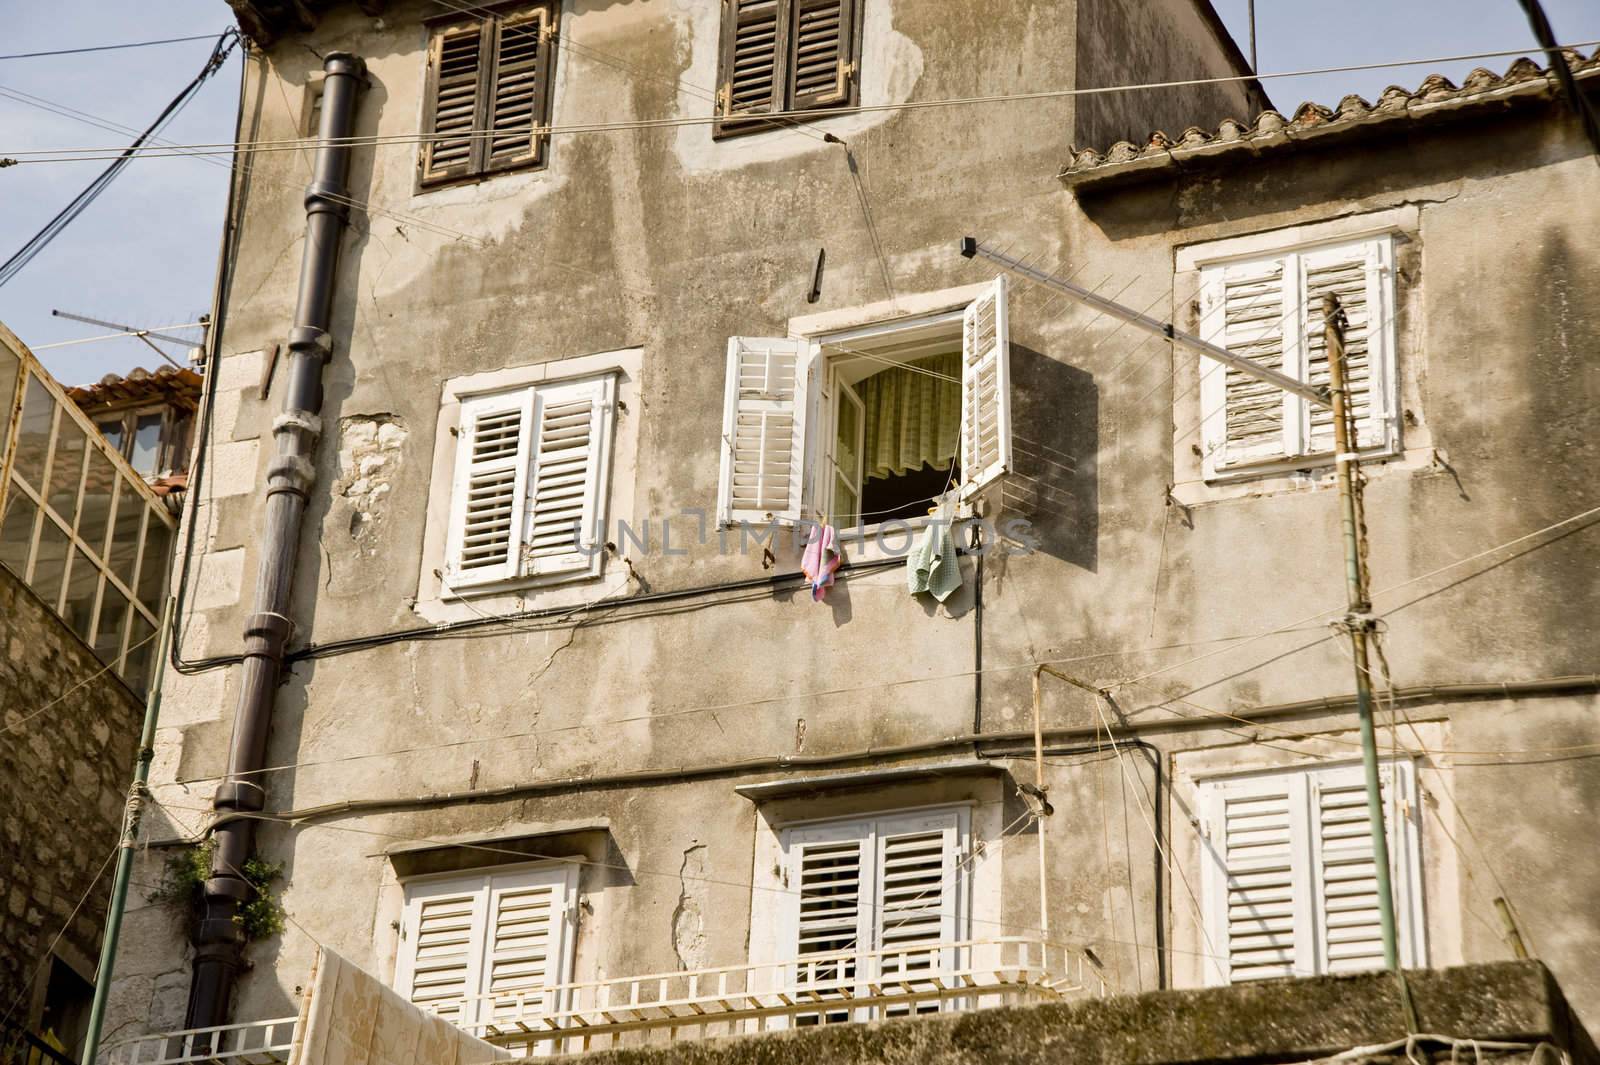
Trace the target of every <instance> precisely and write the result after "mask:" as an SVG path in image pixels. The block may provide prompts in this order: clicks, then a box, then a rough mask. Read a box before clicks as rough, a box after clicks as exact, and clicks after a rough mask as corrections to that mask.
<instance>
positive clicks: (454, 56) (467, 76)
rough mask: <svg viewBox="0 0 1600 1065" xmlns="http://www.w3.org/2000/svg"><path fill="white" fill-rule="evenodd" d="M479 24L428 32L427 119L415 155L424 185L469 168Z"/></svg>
mask: <svg viewBox="0 0 1600 1065" xmlns="http://www.w3.org/2000/svg"><path fill="white" fill-rule="evenodd" d="M484 33H485V29H484V26H483V25H482V24H481V23H480V22H479V21H478V20H477V19H472V20H470V21H467V22H461V23H457V24H455V25H451V26H445V27H442V28H440V29H438V30H436V31H434V36H433V39H432V40H431V41H430V42H429V46H428V63H429V71H428V87H429V92H430V94H431V98H430V99H429V101H428V110H429V115H428V117H429V121H428V123H427V124H426V125H427V130H426V131H427V132H428V133H429V134H431V135H432V136H431V137H430V139H429V140H427V141H426V142H424V144H423V148H422V156H421V166H422V180H423V182H424V183H429V182H435V181H448V180H450V179H452V178H457V177H462V176H464V175H466V174H469V173H471V172H472V169H473V160H474V158H475V157H476V155H477V152H476V150H475V148H476V144H475V141H476V138H474V137H473V136H472V132H473V130H474V129H476V128H477V122H478V115H479V114H480V113H481V108H480V107H479V100H480V98H481V94H482V92H483V89H484V85H483V36H484Z"/></svg>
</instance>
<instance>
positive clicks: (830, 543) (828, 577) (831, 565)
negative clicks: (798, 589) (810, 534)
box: [800, 525, 844, 603]
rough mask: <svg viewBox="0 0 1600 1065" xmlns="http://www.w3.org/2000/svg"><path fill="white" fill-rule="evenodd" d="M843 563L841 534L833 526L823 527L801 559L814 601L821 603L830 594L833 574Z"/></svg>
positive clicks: (801, 566) (802, 569) (801, 568)
mask: <svg viewBox="0 0 1600 1065" xmlns="http://www.w3.org/2000/svg"><path fill="white" fill-rule="evenodd" d="M843 561H844V552H843V551H842V550H841V549H840V547H839V534H838V533H836V532H834V531H833V526H832V525H823V526H821V527H820V528H819V529H818V530H817V535H816V538H815V539H813V540H812V541H811V542H810V543H808V544H806V551H805V554H804V555H802V556H801V557H800V572H801V573H804V574H805V575H806V580H808V581H810V582H811V598H812V599H814V600H815V601H817V602H819V603H820V602H821V601H822V598H823V597H824V596H825V595H827V594H828V589H829V588H830V587H832V586H833V574H834V572H835V571H836V570H837V569H838V568H839V564H840V563H841V562H843Z"/></svg>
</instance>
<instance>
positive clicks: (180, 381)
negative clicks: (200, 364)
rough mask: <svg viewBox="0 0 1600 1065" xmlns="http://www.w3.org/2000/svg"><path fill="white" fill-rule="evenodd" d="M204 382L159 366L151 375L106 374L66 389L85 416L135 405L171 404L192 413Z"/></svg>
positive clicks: (132, 372)
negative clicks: (108, 409)
mask: <svg viewBox="0 0 1600 1065" xmlns="http://www.w3.org/2000/svg"><path fill="white" fill-rule="evenodd" d="M203 381H204V378H202V377H201V376H200V375H199V374H197V373H195V372H194V371H193V370H180V369H178V368H177V367H175V366H158V367H157V368H156V369H155V370H154V371H151V370H146V369H144V368H143V367H137V368H135V369H133V370H130V371H129V372H128V375H127V376H126V377H122V376H119V375H117V374H114V373H108V374H106V375H105V376H104V377H102V378H100V380H99V381H97V382H96V383H94V384H92V385H75V386H73V387H72V388H69V389H67V395H68V396H70V397H71V398H72V402H74V403H76V404H77V405H78V407H79V409H81V410H83V411H84V412H85V413H88V414H94V413H97V412H98V411H99V410H103V409H105V408H108V407H120V406H126V405H129V404H133V403H138V402H151V403H170V404H173V405H174V406H178V407H183V408H185V409H188V410H193V409H194V407H195V405H196V404H197V403H198V402H199V399H200V386H201V384H202V382H203Z"/></svg>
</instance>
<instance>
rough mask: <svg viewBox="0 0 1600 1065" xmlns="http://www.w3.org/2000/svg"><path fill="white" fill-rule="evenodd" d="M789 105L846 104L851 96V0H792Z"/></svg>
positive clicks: (797, 109)
mask: <svg viewBox="0 0 1600 1065" xmlns="http://www.w3.org/2000/svg"><path fill="white" fill-rule="evenodd" d="M792 3H793V5H794V7H793V18H792V20H791V22H790V36H789V40H790V41H791V42H793V44H792V47H791V49H790V50H789V56H790V59H789V64H788V67H789V74H788V90H789V107H790V109H792V110H795V111H804V110H806V109H808V108H812V107H841V106H847V105H848V104H849V103H850V102H851V99H852V97H853V96H854V88H855V62H854V60H855V53H854V46H853V40H852V32H851V31H852V30H853V28H854V26H855V0H792Z"/></svg>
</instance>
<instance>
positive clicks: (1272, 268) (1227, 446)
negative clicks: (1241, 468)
mask: <svg viewBox="0 0 1600 1065" xmlns="http://www.w3.org/2000/svg"><path fill="white" fill-rule="evenodd" d="M1284 276H1285V267H1284V263H1283V261H1282V260H1276V261H1273V262H1270V263H1264V264H1256V263H1252V264H1250V265H1249V266H1245V267H1230V268H1228V269H1226V270H1225V271H1224V272H1223V279H1222V285H1221V292H1220V294H1219V298H1220V299H1221V301H1222V306H1221V308H1220V309H1218V310H1216V311H1212V312H1211V313H1212V314H1213V316H1214V317H1215V318H1216V319H1217V322H1216V323H1215V328H1216V329H1217V332H1218V334H1219V335H1218V336H1217V337H1215V338H1213V339H1215V341H1216V342H1218V343H1220V344H1221V345H1222V346H1223V347H1225V348H1227V349H1228V350H1229V351H1230V352H1232V353H1233V354H1235V355H1242V356H1244V357H1245V358H1247V359H1250V360H1251V361H1253V362H1256V363H1259V364H1260V365H1262V366H1265V367H1267V368H1269V369H1273V370H1280V371H1281V370H1283V369H1284V313H1285V311H1284V293H1285V288H1284ZM1202 371H1203V372H1208V373H1221V374H1224V375H1225V377H1224V380H1225V385H1224V387H1225V398H1224V415H1223V422H1224V426H1225V429H1224V432H1225V438H1224V452H1223V456H1222V462H1223V463H1224V464H1229V465H1231V464H1234V463H1239V462H1249V461H1252V460H1257V459H1261V458H1267V457H1271V456H1275V455H1281V454H1283V453H1284V436H1283V431H1284V410H1285V394H1284V392H1283V391H1282V390H1281V389H1279V388H1277V387H1275V386H1273V385H1270V384H1268V383H1266V382H1265V381H1260V380H1258V379H1256V378H1254V377H1251V376H1250V375H1249V374H1246V373H1241V372H1240V371H1238V370H1235V369H1233V368H1231V367H1221V366H1207V367H1203V368H1202Z"/></svg>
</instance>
